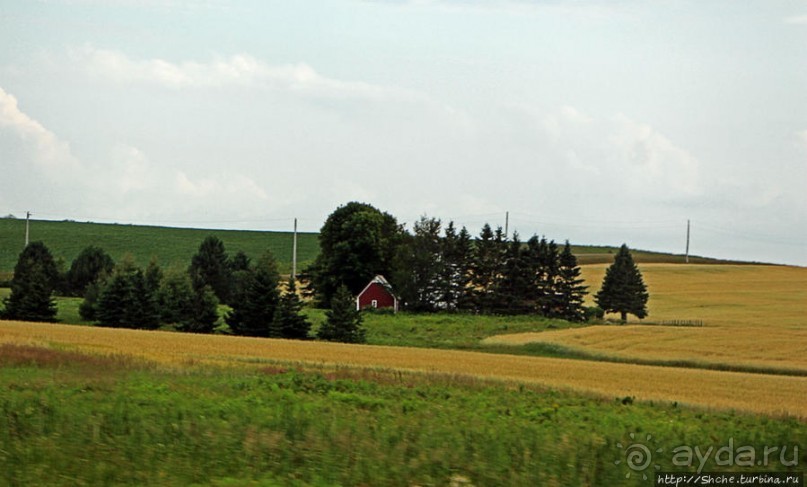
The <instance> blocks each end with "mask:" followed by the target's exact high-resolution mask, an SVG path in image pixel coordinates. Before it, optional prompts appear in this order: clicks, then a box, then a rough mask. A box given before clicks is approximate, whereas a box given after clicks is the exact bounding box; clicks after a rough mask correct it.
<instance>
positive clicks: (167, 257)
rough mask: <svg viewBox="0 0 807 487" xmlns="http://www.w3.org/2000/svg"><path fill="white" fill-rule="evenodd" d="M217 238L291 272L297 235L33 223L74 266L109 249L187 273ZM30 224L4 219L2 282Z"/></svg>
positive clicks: (305, 255)
mask: <svg viewBox="0 0 807 487" xmlns="http://www.w3.org/2000/svg"><path fill="white" fill-rule="evenodd" d="M209 235H215V236H216V237H218V238H220V239H221V240H222V242H224V247H225V249H226V250H227V252H228V253H230V255H234V254H235V253H236V252H238V251H239V250H241V251H244V252H245V253H246V254H247V255H248V256H250V257H252V258H253V259H256V258H258V257H259V256H260V255H261V254H262V253H263V252H264V251H265V250H266V249H270V250H271V251H272V253H273V254H274V256H275V258H276V259H277V261H278V265H279V267H280V271H281V272H289V271H290V269H291V259H292V256H291V253H292V233H291V232H258V231H244V230H201V229H187V228H168V227H149V226H138V225H110V224H100V223H79V222H63V221H59V222H57V221H40V220H34V221H31V236H30V238H31V241H36V240H41V241H43V242H45V245H47V246H48V248H49V249H50V250H51V252H52V253H53V255H54V257H56V258H57V259H59V258H61V259H63V260H64V262H65V263H66V265H67V266H68V267H69V265H70V263H71V262H72V261H73V259H75V258H76V256H77V255H78V254H79V253H80V252H81V250H82V249H84V248H85V247H87V246H89V245H96V246H98V247H101V248H103V249H104V250H105V251H106V252H107V253H108V254H109V255H110V256H112V258H113V259H115V260H116V261H117V260H119V259H120V258H121V257H123V256H124V255H126V254H131V255H132V256H133V257H134V259H135V262H136V263H137V264H138V265H140V266H144V267H145V266H146V265H147V264H148V263H149V260H151V258H152V257H156V258H157V262H158V263H159V264H160V265H161V266H163V267H178V268H180V269H185V268H187V267H188V265H189V264H190V261H191V257H192V256H193V254H194V253H196V251H197V250H198V248H199V244H201V243H202V240H204V239H205V237H207V236H209ZM24 236H25V220H22V219H18V220H14V219H8V218H0V280H3V278H4V277H3V276H6V278H9V277H10V274H11V272H12V271H13V270H14V265H15V264H16V262H17V258H18V256H19V254H20V252H22V249H23V246H24V243H25V238H24ZM297 238H298V240H297V246H298V247H297V254H298V263H299V265H300V268H303V267H304V266H306V265H308V264H309V263H310V262H312V261H313V260H314V258H315V257H316V256H317V254H318V253H319V241H318V240H317V234H315V233H299V234H298V235H297Z"/></svg>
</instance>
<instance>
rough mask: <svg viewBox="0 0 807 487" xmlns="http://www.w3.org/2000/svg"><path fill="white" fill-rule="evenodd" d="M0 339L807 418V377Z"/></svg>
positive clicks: (70, 337) (142, 334)
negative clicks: (447, 378)
mask: <svg viewBox="0 0 807 487" xmlns="http://www.w3.org/2000/svg"><path fill="white" fill-rule="evenodd" d="M0 343H14V344H32V345H47V346H51V347H59V348H65V349H72V350H78V351H84V352H92V353H98V354H103V355H125V356H133V357H140V358H145V359H148V360H153V361H156V362H160V363H163V364H166V365H168V366H180V367H181V366H183V365H185V364H188V363H214V364H231V365H247V366H248V365H250V364H265V363H267V362H297V363H308V364H317V365H326V366H330V365H332V366H340V367H345V366H351V367H359V368H368V367H369V368H385V369H400V370H414V371H422V372H434V373H443V374H461V375H470V376H475V377H481V378H490V379H497V380H505V381H513V382H519V383H530V384H540V385H543V386H546V387H551V388H557V389H562V390H572V391H580V392H585V393H591V394H595V395H599V396H604V397H609V398H613V397H620V398H621V397H634V398H635V399H636V400H646V401H666V402H677V403H679V404H689V405H694V406H699V407H704V408H710V409H719V410H739V411H749V412H758V413H764V414H769V415H774V416H793V417H798V418H802V419H807V403H806V402H805V401H804V397H805V395H807V378H805V377H787V376H767V375H762V374H747V373H734V372H718V371H709V370H695V369H677V368H671V367H654V366H640V365H631V364H616V363H601V362H588V361H576V360H565V359H552V358H544V357H524V356H511V355H494V354H485V353H477V352H461V351H451V350H429V349H417V348H404V347H382V346H367V345H346V344H335V343H322V342H296V341H287V340H268V339H257V338H243V337H226V336H209V335H190V334H180V333H169V332H149V331H139V330H121V329H105V328H93V327H83V326H68V325H54V324H39V323H23V322H11V321H4V322H0Z"/></svg>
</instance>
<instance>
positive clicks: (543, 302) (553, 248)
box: [536, 238, 562, 316]
mask: <svg viewBox="0 0 807 487" xmlns="http://www.w3.org/2000/svg"><path fill="white" fill-rule="evenodd" d="M558 257H559V254H558V246H557V244H555V241H554V240H550V241H549V242H547V240H546V238H541V241H540V243H539V247H538V274H537V288H536V290H537V293H536V298H537V299H536V304H537V308H538V312H539V313H540V314H541V315H543V316H553V315H554V314H555V313H556V310H557V309H558V308H559V307H560V306H562V303H561V299H560V296H559V295H558V290H557V286H556V279H557V275H558Z"/></svg>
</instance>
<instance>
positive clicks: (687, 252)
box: [686, 219, 689, 264]
mask: <svg viewBox="0 0 807 487" xmlns="http://www.w3.org/2000/svg"><path fill="white" fill-rule="evenodd" d="M686 263H687V264H689V220H688V219H687V251H686Z"/></svg>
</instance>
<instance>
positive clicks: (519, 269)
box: [493, 233, 531, 314]
mask: <svg viewBox="0 0 807 487" xmlns="http://www.w3.org/2000/svg"><path fill="white" fill-rule="evenodd" d="M525 257H526V251H525V250H524V249H523V248H522V245H521V240H520V239H519V236H518V233H514V234H513V239H512V240H511V241H510V243H509V244H508V245H507V253H506V254H505V258H504V265H503V268H502V276H501V279H500V280H499V282H498V284H497V286H496V289H495V293H494V306H493V310H494V311H496V312H497V313H503V314H523V313H526V312H528V311H529V294H530V292H531V289H530V276H529V266H528V264H527V262H525Z"/></svg>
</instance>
